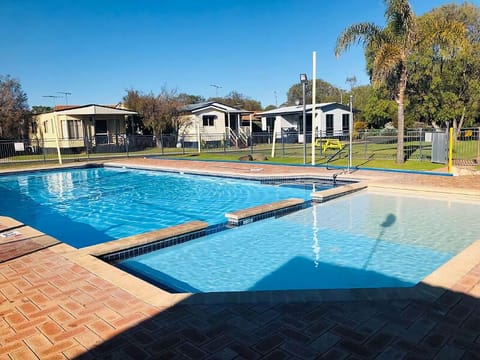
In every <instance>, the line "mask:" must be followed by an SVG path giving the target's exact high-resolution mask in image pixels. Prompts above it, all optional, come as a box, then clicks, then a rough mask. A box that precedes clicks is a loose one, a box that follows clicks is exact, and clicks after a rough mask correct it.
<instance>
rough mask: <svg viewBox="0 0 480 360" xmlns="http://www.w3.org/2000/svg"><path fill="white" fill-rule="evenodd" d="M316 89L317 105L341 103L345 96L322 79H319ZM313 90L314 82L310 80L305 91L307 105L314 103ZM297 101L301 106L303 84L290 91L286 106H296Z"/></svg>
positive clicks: (296, 85)
mask: <svg viewBox="0 0 480 360" xmlns="http://www.w3.org/2000/svg"><path fill="white" fill-rule="evenodd" d="M316 87H317V89H316V102H317V103H326V102H340V100H341V98H342V96H343V94H342V93H341V92H342V91H343V90H342V89H338V88H337V87H335V86H333V85H332V84H330V83H328V82H326V81H324V80H322V79H317V82H316ZM312 88H313V82H312V80H308V82H307V84H306V89H305V103H307V104H311V103H312ZM297 101H298V102H299V103H300V104H301V103H302V101H303V85H302V84H301V83H297V84H294V85H292V86H291V87H290V89H288V93H287V104H286V105H295V104H296V102H297Z"/></svg>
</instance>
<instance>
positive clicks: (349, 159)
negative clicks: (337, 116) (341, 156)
mask: <svg viewBox="0 0 480 360" xmlns="http://www.w3.org/2000/svg"><path fill="white" fill-rule="evenodd" d="M352 134H353V96H352V95H350V116H349V121H348V135H349V146H348V173H350V171H351V168H352Z"/></svg>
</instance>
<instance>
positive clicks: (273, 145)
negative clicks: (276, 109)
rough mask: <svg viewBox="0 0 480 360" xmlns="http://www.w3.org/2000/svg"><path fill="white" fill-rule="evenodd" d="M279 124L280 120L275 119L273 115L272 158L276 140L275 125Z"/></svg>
mask: <svg viewBox="0 0 480 360" xmlns="http://www.w3.org/2000/svg"><path fill="white" fill-rule="evenodd" d="M277 124H278V125H280V122H279V121H278V120H277V117H275V122H274V123H273V139H272V158H274V157H275V142H276V140H275V139H276V131H277V126H278V125H277Z"/></svg>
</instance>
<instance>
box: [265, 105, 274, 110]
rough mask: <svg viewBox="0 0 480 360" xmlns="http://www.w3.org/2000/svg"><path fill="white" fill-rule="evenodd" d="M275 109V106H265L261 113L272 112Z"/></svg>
mask: <svg viewBox="0 0 480 360" xmlns="http://www.w3.org/2000/svg"><path fill="white" fill-rule="evenodd" d="M276 108H277V107H276V106H275V105H267V106H265V109H263V111H270V110H273V109H276Z"/></svg>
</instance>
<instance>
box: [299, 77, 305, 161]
mask: <svg viewBox="0 0 480 360" xmlns="http://www.w3.org/2000/svg"><path fill="white" fill-rule="evenodd" d="M300 82H301V83H302V90H303V165H306V164H307V115H306V112H307V104H306V103H305V88H306V86H307V74H300Z"/></svg>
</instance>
